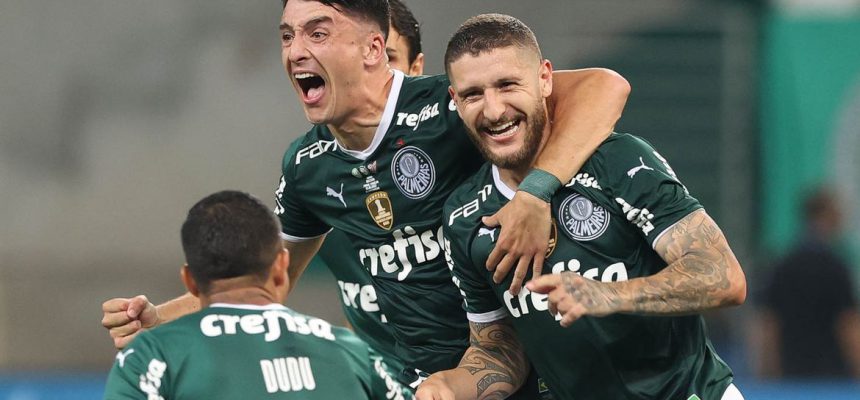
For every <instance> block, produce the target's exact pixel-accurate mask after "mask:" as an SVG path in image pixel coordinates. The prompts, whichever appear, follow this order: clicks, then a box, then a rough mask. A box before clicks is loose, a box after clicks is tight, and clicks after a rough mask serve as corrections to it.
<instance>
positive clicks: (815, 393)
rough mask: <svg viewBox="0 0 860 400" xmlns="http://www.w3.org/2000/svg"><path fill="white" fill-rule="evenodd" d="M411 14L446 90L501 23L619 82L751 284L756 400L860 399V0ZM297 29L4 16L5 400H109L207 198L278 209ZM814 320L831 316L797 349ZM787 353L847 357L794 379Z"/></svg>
mask: <svg viewBox="0 0 860 400" xmlns="http://www.w3.org/2000/svg"><path fill="white" fill-rule="evenodd" d="M404 2H405V3H406V4H407V5H408V6H409V7H410V8H411V9H412V11H413V13H414V14H415V16H416V17H417V19H418V20H419V21H421V28H422V35H423V49H424V53H425V54H426V57H427V68H426V69H425V72H426V73H430V74H435V73H442V72H444V71H443V68H442V55H443V53H444V48H445V44H446V43H447V39H448V37H449V36H450V34H451V33H453V31H454V30H455V29H456V28H457V26H458V25H459V24H460V23H461V22H462V21H464V20H465V19H466V18H468V17H470V16H473V15H476V14H479V13H482V12H502V13H507V14H511V15H514V16H516V17H518V18H520V19H522V20H523V21H524V22H525V23H526V24H528V25H529V26H530V27H531V28H532V29H533V30H534V31H535V33H536V35H537V37H538V40H539V41H540V43H541V46H542V50H543V52H544V56H545V57H547V58H549V59H550V60H552V61H553V64H554V66H555V68H556V69H568V68H582V67H592V66H601V67H608V68H612V69H614V70H616V71H618V72H620V73H621V74H622V75H624V76H625V77H626V78H627V79H628V80H629V81H630V83H631V85H632V87H633V92H632V94H631V97H630V100H629V102H628V106H627V109H626V110H625V113H624V116H623V117H622V119H621V121H620V123H619V125H618V129H617V130H619V131H624V132H630V133H634V134H637V135H641V136H644V137H645V138H647V139H648V140H650V141H651V142H652V143H653V144H654V145H655V146H656V147H657V148H658V149H659V150H660V151H661V153H662V154H663V155H664V156H665V157H666V158H667V159H668V160H669V161H670V162H671V163H672V165H673V168H674V170H675V171H676V172H677V173H678V175H679V178H680V179H681V180H682V181H683V182H684V183H685V184H686V185H687V187H688V188H689V189H690V192H691V193H692V194H693V195H694V196H696V197H697V198H698V199H699V200H700V201H701V202H702V203H703V204H704V205H705V207H706V208H707V209H708V210H709V212H710V213H711V215H712V216H714V218H715V220H716V221H717V222H718V223H719V224H720V226H721V227H722V228H723V230H724V231H725V233H726V235H727V237H728V239H729V242H730V244H731V245H732V247H733V249H734V251H735V253H736V255H737V256H738V258H739V259H740V261H741V264H742V265H743V266H744V268H745V271H746V273H747V278H748V283H749V288H750V293H749V297H748V300H747V304H745V305H744V306H742V307H740V308H734V309H729V310H725V311H721V312H717V313H713V314H710V315H708V323H709V328H710V331H711V336H712V340H713V341H714V344H715V346H716V347H717V351H718V352H719V354H720V355H722V356H723V357H724V358H725V359H726V361H727V362H728V363H729V364H730V365H731V366H732V368H733V369H734V371H735V373H736V379H737V383H738V386H739V387H740V388H741V390H742V391H744V392H745V394H746V396H747V398H748V399H755V398H786V399H793V398H806V399H809V398H818V399H825V398H833V399H842V398H845V399H849V398H851V399H856V398H860V386H858V385H857V383H856V382H857V380H856V379H858V378H860V361H858V360H860V356H858V358H852V354H854V353H856V354H860V345H857V343H858V342H860V328H856V327H857V326H860V324H858V323H857V320H858V317H857V315H858V314H857V305H856V300H855V299H856V298H857V295H858V289H857V288H858V287H860V285H857V283H858V276H860V269H858V265H860V257H858V255H860V212H858V210H857V205H858V204H860V203H858V202H860V0H818V1H815V0H782V1H770V2H768V1H740V0H648V1H642V0H575V1H574V0H553V1H550V0H540V1H530V2H525V1H520V0H492V1H490V0H481V1H462V0H434V1H418V0H404ZM280 11H281V8H280V2H279V1H276V0H266V1H260V0H257V1H241V2H239V1H228V0H205V1H204V0H182V1H172V0H151V1H146V2H137V1H105V0H77V1H74V2H62V1H48V0H2V2H0V54H2V56H0V187H2V190H0V221H2V223H0V399H15V400H24V399H27V400H31V399H91V398H99V397H100V396H101V390H102V387H103V383H104V377H105V375H106V373H107V371H108V369H109V368H110V366H111V364H112V362H113V360H114V354H115V350H114V349H113V347H112V343H111V341H110V339H109V337H108V335H107V332H106V331H105V330H104V329H103V328H102V327H101V324H100V319H101V303H102V302H103V301H104V300H106V299H108V298H111V297H127V296H131V295H135V294H140V293H143V294H146V295H148V296H149V298H150V299H151V300H152V301H153V302H156V303H159V302H163V301H165V300H168V299H170V298H172V297H175V296H177V295H179V294H181V293H182V292H183V289H182V286H181V283H180V282H179V279H178V271H179V266H180V265H181V264H182V262H183V261H182V254H181V248H180V246H179V226H180V224H181V221H182V220H183V218H184V215H185V212H186V211H187V209H188V208H189V207H190V206H191V205H192V204H193V203H194V202H195V201H197V200H198V199H199V198H201V197H203V196H204V195H207V194H209V193H211V192H214V191H217V190H221V189H226V188H232V189H240V190H244V191H248V192H251V193H253V194H255V195H256V196H258V197H260V198H262V199H264V200H266V201H267V202H268V203H269V204H272V203H273V194H272V193H273V190H274V188H275V185H276V183H277V180H278V178H279V176H280V160H281V157H282V155H283V151H284V150H285V149H286V147H287V145H288V144H289V143H290V142H291V141H292V140H293V139H294V138H296V137H298V136H299V135H301V134H303V133H304V132H305V131H306V129H307V127H308V124H307V122H306V121H305V119H304V116H303V113H302V112H301V108H300V107H299V104H298V102H297V101H296V100H295V97H294V96H295V95H294V93H293V90H292V87H291V86H290V83H289V81H288V79H287V77H286V75H285V74H284V72H283V68H282V66H281V62H280V46H279V42H278V32H277V25H278V22H279V18H280ZM822 198H823V199H824V200H821V199H822ZM810 249H812V250H810ZM804 251H806V253H804ZM810 251H811V253H810ZM816 252H819V253H816ZM798 254H800V255H798ZM810 254H812V255H811V256H810ZM820 254H826V255H827V257H824V256H821V255H820ZM803 257H806V258H803ZM797 260H806V261H803V262H798V261H797ZM810 260H811V261H810ZM822 260H827V261H822ZM797 264H799V266H798V265H797ZM819 264H821V265H819ZM824 264H827V265H824ZM782 271H793V272H785V273H783V272H782ZM798 271H799V272H798ZM790 277H793V278H790ZM780 279H782V280H780ZM791 279H794V280H793V281H791V282H787V281H788V280H791ZM774 282H776V283H774ZM792 285H793V286H792ZM835 287H838V289H835ZM789 288H790V289H789ZM836 292H838V293H839V294H840V296H836V295H835V294H834V293H836ZM336 296H339V291H338V289H337V285H336V284H335V282H334V280H333V279H332V278H331V276H330V275H329V274H328V271H326V270H325V269H324V268H319V266H318V265H317V266H316V267H312V268H311V271H310V272H309V273H307V274H306V276H305V278H303V281H302V283H301V285H300V286H299V288H298V289H297V291H296V292H295V295H293V296H292V297H291V299H290V301H289V304H290V306H291V307H293V308H295V309H297V310H300V311H303V312H306V313H311V314H316V315H319V316H322V317H325V318H327V319H330V320H332V321H342V320H343V317H342V314H341V311H340V306H339V305H338V303H337V297H336ZM834 297H838V299H834ZM803 310H811V313H812V314H815V316H817V317H820V318H819V319H818V320H815V322H814V323H803V324H801V325H802V326H801V328H800V330H801V331H800V332H799V333H798V332H793V333H792V332H783V331H781V330H783V329H787V328H788V327H789V325H792V324H791V323H789V322H787V321H785V315H792V313H795V314H796V315H800V314H802V313H803ZM822 310H824V311H822ZM828 310H829V311H828ZM816 311H820V312H816ZM831 314H832V316H830V317H827V318H825V317H826V316H829V315H831ZM793 325H797V324H793ZM831 325H832V326H833V328H832V329H831ZM825 331H826V332H829V331H833V332H835V333H834V334H833V336H832V338H833V339H832V340H829V341H830V342H833V343H827V342H828V339H826V337H825V338H824V339H820V338H818V337H817V336H815V335H814V333H816V332H825ZM773 335H781V336H779V337H782V338H783V340H782V341H778V340H777V341H774V339H773V338H774V336H773ZM790 340H797V343H799V344H791V343H794V342H790ZM778 343H783V344H784V345H783V346H778V345H777V344H778ZM787 344H791V346H796V347H789V350H795V349H796V350H797V351H798V352H801V350H802V351H806V352H810V351H811V352H813V353H815V352H819V353H821V352H824V351H825V350H823V348H824V347H828V346H836V350H834V351H837V352H838V353H834V355H833V356H827V358H826V359H825V362H824V363H823V364H825V365H823V366H821V367H820V368H817V369H816V368H812V367H810V368H809V369H808V370H803V368H800V370H796V369H792V368H793V367H791V366H788V365H783V364H784V363H785V362H787V360H788V359H789V358H790V357H787V356H786V355H785V354H784V353H785V352H786V350H785V347H786V346H787ZM852 346H854V347H852ZM852 349H853V350H852ZM780 353H783V354H782V358H777V359H775V358H774V354H777V356H778V355H779V354H780ZM827 354H829V353H827ZM831 359H832V363H831V362H829V360H831ZM775 360H777V361H775ZM778 360H782V361H778ZM780 363H783V364H780ZM805 364H808V363H805ZM828 367H832V368H830V369H828ZM831 370H832V371H831ZM822 371H823V372H822Z"/></svg>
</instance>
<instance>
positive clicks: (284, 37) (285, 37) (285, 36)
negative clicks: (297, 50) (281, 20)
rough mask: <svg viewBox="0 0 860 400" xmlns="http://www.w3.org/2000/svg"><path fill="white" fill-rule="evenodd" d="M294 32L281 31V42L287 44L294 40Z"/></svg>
mask: <svg viewBox="0 0 860 400" xmlns="http://www.w3.org/2000/svg"><path fill="white" fill-rule="evenodd" d="M293 37H294V36H293V34H292V33H290V32H282V33H281V43H283V44H285V45H290V44H291V43H292V42H293Z"/></svg>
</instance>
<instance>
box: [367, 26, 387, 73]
mask: <svg viewBox="0 0 860 400" xmlns="http://www.w3.org/2000/svg"><path fill="white" fill-rule="evenodd" d="M364 63H365V65H367V66H372V65H378V64H387V63H388V54H386V53H385V38H383V37H382V34H381V33H379V32H371V34H370V41H369V43H368V46H367V47H366V48H365V53H364Z"/></svg>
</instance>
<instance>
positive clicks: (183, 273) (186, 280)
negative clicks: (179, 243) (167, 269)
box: [179, 264, 200, 297]
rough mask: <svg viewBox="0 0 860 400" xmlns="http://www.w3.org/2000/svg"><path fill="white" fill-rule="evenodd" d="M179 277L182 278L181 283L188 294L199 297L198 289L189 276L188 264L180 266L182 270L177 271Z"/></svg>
mask: <svg viewBox="0 0 860 400" xmlns="http://www.w3.org/2000/svg"><path fill="white" fill-rule="evenodd" d="M179 276H180V277H182V283H183V284H185V288H186V289H188V293H191V295H192V296H194V297H200V289H199V288H198V287H197V282H195V281H194V277H192V276H191V271H189V270H188V264H185V265H183V266H182V269H180V270H179Z"/></svg>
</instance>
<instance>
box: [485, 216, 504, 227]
mask: <svg viewBox="0 0 860 400" xmlns="http://www.w3.org/2000/svg"><path fill="white" fill-rule="evenodd" d="M497 215H499V213H495V214H493V215H488V216H486V217H481V222H482V223H483V224H484V225H486V226H487V227H488V228H495V227H497V226H499V225H500V224H499V218H498V217H496V216H497Z"/></svg>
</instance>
